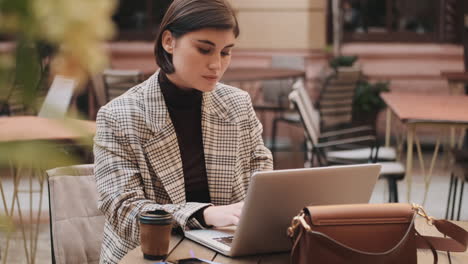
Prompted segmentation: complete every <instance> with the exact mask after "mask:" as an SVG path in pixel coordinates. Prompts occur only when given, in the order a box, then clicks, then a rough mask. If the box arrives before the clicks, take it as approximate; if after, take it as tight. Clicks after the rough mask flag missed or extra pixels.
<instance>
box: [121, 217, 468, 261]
mask: <svg viewBox="0 0 468 264" xmlns="http://www.w3.org/2000/svg"><path fill="white" fill-rule="evenodd" d="M454 223H455V224H457V225H459V226H461V227H462V228H464V229H468V222H456V221H454ZM416 229H417V230H418V231H419V232H420V233H421V234H422V235H431V236H439V237H442V234H440V233H439V232H438V231H437V230H436V229H435V227H433V226H429V225H428V224H427V223H426V221H425V219H422V218H420V219H416ZM285 233H286V230H285ZM382 239H385V238H382ZM192 254H193V255H194V256H195V257H197V258H201V259H206V260H210V261H214V262H217V263H221V264H228V263H229V264H244V263H245V264H255V263H266V264H276V263H277V264H289V263H291V262H290V259H289V253H288V252H286V253H275V254H267V255H257V256H247V257H236V258H229V257H225V256H223V255H221V254H219V253H217V252H215V251H213V250H211V249H209V248H206V247H204V246H201V245H199V244H197V243H195V242H192V241H191V240H189V239H185V238H184V237H182V236H181V235H173V236H172V239H171V242H170V248H169V256H168V258H167V260H168V261H169V262H171V263H173V262H174V261H175V260H178V259H182V258H190V257H192ZM438 255H439V262H438V263H440V264H445V263H460V264H461V263H468V253H467V252H463V253H453V252H451V253H450V259H451V262H450V261H449V254H447V252H438ZM154 263H157V261H154V260H152V261H150V260H145V259H144V258H143V253H142V252H141V247H137V248H135V249H133V250H132V251H130V252H129V253H127V255H125V257H124V258H123V259H122V260H121V261H120V262H119V264H154ZM418 263H422V264H425V263H434V260H433V256H432V252H431V251H430V250H425V249H418Z"/></svg>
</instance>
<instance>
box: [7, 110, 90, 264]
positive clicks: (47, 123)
mask: <svg viewBox="0 0 468 264" xmlns="http://www.w3.org/2000/svg"><path fill="white" fill-rule="evenodd" d="M0 127H1V128H2V129H0V144H1V147H2V150H3V151H5V152H6V151H7V150H6V148H8V147H13V148H15V146H19V147H24V144H30V143H37V142H41V143H44V142H54V143H57V144H70V143H71V142H77V141H80V140H83V139H85V138H87V137H92V136H93V135H94V133H95V131H96V124H95V122H92V121H85V120H76V119H51V118H43V117H38V116H11V117H0ZM21 143H24V144H23V145H21ZM15 144H18V145H15ZM37 146H38V145H36V147H37ZM39 146H44V145H39ZM42 150H43V149H37V152H40V151H42ZM26 154H29V155H34V156H33V158H35V160H34V161H31V162H33V163H34V164H33V165H31V164H29V163H27V162H25V161H21V160H20V161H16V159H17V158H18V157H17V156H16V155H11V157H10V159H11V162H10V171H11V177H12V178H13V188H12V189H13V190H12V196H11V197H7V196H5V195H4V194H5V193H6V192H5V190H4V189H3V184H2V181H3V179H2V178H1V177H0V193H2V203H3V207H4V209H5V214H6V217H7V218H9V219H11V220H12V219H17V220H19V225H18V226H19V228H20V229H21V231H22V232H21V235H22V236H21V239H22V240H23V241H24V252H25V255H26V259H27V260H28V263H33V262H34V259H35V256H36V249H37V241H38V230H39V221H40V215H41V209H42V194H43V191H44V183H45V180H46V176H45V174H44V169H45V168H44V167H43V166H44V164H42V163H41V161H45V159H47V158H50V159H56V158H58V157H50V155H51V153H42V152H40V155H44V156H41V157H37V156H36V155H37V153H26ZM36 157H37V158H36ZM44 157H45V158H44ZM25 159H26V160H28V157H26V158H25ZM29 159H31V157H30V156H29ZM52 162H54V163H57V162H59V161H58V160H53V161H52ZM25 171H26V172H28V173H27V174H25ZM24 180H27V181H28V182H29V184H27V185H26V187H25V186H23V185H22V184H21V183H22V181H24ZM33 181H34V185H32V183H33ZM20 185H21V186H20ZM20 194H22V195H24V196H27V199H21V200H22V202H23V203H22V202H21V201H20ZM37 194H39V197H37V196H36V195H37ZM24 196H22V197H24ZM10 198H11V199H10ZM38 198H39V199H38ZM25 200H26V201H28V202H29V210H27V209H26V210H25V209H24V208H25V207H26V208H27V206H25V204H24V202H25ZM33 207H35V208H38V211H32V208H33ZM28 213H29V215H28ZM27 221H30V223H29V224H26V222H27ZM12 239H13V238H12V237H11V236H10V233H8V234H7V238H6V245H5V251H4V252H3V254H2V257H3V258H4V261H5V262H4V263H6V261H7V258H8V250H9V245H10V241H11V240H12Z"/></svg>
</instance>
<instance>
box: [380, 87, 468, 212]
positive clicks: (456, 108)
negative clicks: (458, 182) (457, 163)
mask: <svg viewBox="0 0 468 264" xmlns="http://www.w3.org/2000/svg"><path fill="white" fill-rule="evenodd" d="M381 96H382V98H383V100H384V101H385V103H386V104H387V121H386V122H387V123H386V135H385V145H386V146H389V145H390V132H391V131H390V129H391V118H392V113H393V114H394V115H395V116H396V117H397V118H398V119H399V120H400V121H402V122H403V124H405V125H406V128H407V129H406V141H407V156H406V180H407V183H408V190H407V199H408V201H411V183H412V165H413V144H415V145H416V149H417V152H418V158H419V162H420V165H421V169H422V172H423V175H424V181H425V193H424V201H425V200H426V196H427V191H428V189H429V185H430V181H431V176H432V171H433V168H434V165H435V161H436V158H437V154H438V150H439V146H440V138H441V137H442V136H443V135H447V133H444V131H450V147H454V146H455V145H456V138H457V136H456V133H455V132H456V129H460V137H459V139H458V145H460V142H461V140H462V138H463V137H462V135H463V134H464V133H463V131H464V129H466V128H468V96H465V95H425V94H405V93H384V94H382V95H381ZM423 126H425V127H436V128H440V129H441V130H442V131H441V133H440V134H439V137H438V139H437V142H436V145H435V150H434V153H433V157H432V160H431V163H430V166H429V170H428V171H427V173H426V171H425V165H424V160H423V157H422V152H421V145H420V142H419V139H418V137H417V135H416V130H417V128H419V127H423ZM423 203H424V202H423Z"/></svg>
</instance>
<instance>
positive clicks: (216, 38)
mask: <svg viewBox="0 0 468 264" xmlns="http://www.w3.org/2000/svg"><path fill="white" fill-rule="evenodd" d="M235 39H236V38H235V36H234V32H233V31H232V30H230V29H229V30H219V29H211V28H205V29H200V30H197V31H193V32H189V33H187V34H185V35H183V36H181V37H179V38H177V39H176V38H174V37H173V36H172V34H171V33H170V32H169V31H167V30H166V31H165V32H164V33H163V38H162V46H163V48H164V49H165V50H166V52H168V53H170V54H172V63H173V65H174V69H175V72H174V73H172V74H168V76H167V77H168V78H169V80H171V82H173V83H174V84H175V85H177V86H178V87H180V88H182V89H189V88H194V89H197V90H199V91H202V92H209V91H212V90H213V89H214V88H215V85H216V83H217V82H218V81H219V80H220V79H221V77H222V76H223V74H224V72H225V71H226V69H227V67H228V66H229V63H230V62H231V49H232V47H233V46H234V41H235Z"/></svg>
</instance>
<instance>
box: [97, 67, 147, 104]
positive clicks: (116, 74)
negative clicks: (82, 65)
mask: <svg viewBox="0 0 468 264" xmlns="http://www.w3.org/2000/svg"><path fill="white" fill-rule="evenodd" d="M142 76H143V75H142V73H141V72H140V71H138V70H116V69H107V70H104V72H103V73H102V78H103V80H104V86H105V90H106V101H107V102H109V101H111V100H112V99H114V98H116V97H117V96H119V95H121V94H123V93H124V92H126V91H127V90H128V89H130V88H132V87H133V86H135V85H137V84H138V83H140V81H141V80H142V78H143V77H142Z"/></svg>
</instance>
